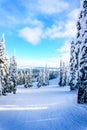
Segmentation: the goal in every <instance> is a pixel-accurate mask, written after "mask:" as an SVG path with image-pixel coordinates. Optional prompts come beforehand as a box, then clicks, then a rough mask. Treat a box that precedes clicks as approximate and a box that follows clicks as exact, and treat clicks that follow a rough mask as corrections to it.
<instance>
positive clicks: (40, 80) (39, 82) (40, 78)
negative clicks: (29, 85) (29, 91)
mask: <svg viewBox="0 0 87 130" xmlns="http://www.w3.org/2000/svg"><path fill="white" fill-rule="evenodd" d="M42 84H43V78H42V71H41V70H40V72H39V77H38V83H37V87H38V88H39V87H41V86H42Z"/></svg>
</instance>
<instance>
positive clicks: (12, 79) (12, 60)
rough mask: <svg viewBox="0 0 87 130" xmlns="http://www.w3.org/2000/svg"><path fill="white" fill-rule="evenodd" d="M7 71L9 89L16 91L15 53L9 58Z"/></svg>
mask: <svg viewBox="0 0 87 130" xmlns="http://www.w3.org/2000/svg"><path fill="white" fill-rule="evenodd" d="M9 73H10V77H9V78H10V79H9V81H10V87H11V91H13V93H14V94H15V93H16V87H17V78H18V77H17V62H16V57H15V54H14V55H13V56H12V57H11V58H10V68H9Z"/></svg>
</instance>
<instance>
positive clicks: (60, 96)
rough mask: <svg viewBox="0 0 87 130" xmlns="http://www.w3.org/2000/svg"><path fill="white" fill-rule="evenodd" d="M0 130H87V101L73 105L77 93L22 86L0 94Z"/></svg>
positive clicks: (55, 84) (55, 85)
mask: <svg viewBox="0 0 87 130" xmlns="http://www.w3.org/2000/svg"><path fill="white" fill-rule="evenodd" d="M0 130H87V104H82V105H80V104H77V92H76V91H70V89H69V87H68V86H67V87H58V79H54V80H51V81H50V85H49V86H47V87H46V86H43V87H40V88H37V87H36V83H34V87H33V88H24V87H23V86H22V87H21V86H18V90H17V94H12V93H11V94H7V96H0Z"/></svg>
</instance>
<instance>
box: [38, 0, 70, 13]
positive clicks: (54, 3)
mask: <svg viewBox="0 0 87 130" xmlns="http://www.w3.org/2000/svg"><path fill="white" fill-rule="evenodd" d="M68 7H69V4H68V2H65V1H63V0H61V1H60V0H38V9H39V10H40V11H41V12H42V13H45V14H57V13H59V12H62V11H64V10H66V9H67V8H68Z"/></svg>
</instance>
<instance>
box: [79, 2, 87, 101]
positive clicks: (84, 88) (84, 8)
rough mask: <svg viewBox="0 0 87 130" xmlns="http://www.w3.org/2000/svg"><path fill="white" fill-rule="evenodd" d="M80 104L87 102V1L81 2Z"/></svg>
mask: <svg viewBox="0 0 87 130" xmlns="http://www.w3.org/2000/svg"><path fill="white" fill-rule="evenodd" d="M79 21H80V36H79V37H80V38H79V39H81V42H80V53H79V88H78V103H85V102H87V1H86V0H81V13H80V19H79Z"/></svg>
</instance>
